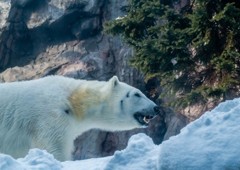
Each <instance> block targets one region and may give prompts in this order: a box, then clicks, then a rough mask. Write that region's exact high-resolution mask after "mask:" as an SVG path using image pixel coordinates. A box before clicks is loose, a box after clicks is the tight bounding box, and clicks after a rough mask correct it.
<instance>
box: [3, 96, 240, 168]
mask: <svg viewBox="0 0 240 170" xmlns="http://www.w3.org/2000/svg"><path fill="white" fill-rule="evenodd" d="M239 139H240V99H235V100H232V101H226V102H224V103H222V104H220V105H219V106H218V107H217V108H216V109H214V110H213V111H211V112H206V113H205V114H204V115H203V116H202V117H201V118H200V119H198V120H196V121H194V122H192V123H190V124H189V125H188V126H186V127H185V128H184V129H183V130H182V131H181V133H180V134H179V135H177V136H174V137H171V138H170V139H169V140H168V141H165V142H163V143H162V144H161V145H159V146H157V145H154V144H153V142H152V140H151V139H150V138H149V137H148V136H146V135H144V134H138V135H134V136H132V137H131V138H130V140H129V142H128V146H127V148H126V149H124V150H122V151H117V152H115V154H114V155H113V156H109V157H105V158H95V159H88V160H82V161H66V162H59V161H57V160H55V159H54V158H53V156H52V155H50V154H48V153H47V152H46V151H41V150H39V149H32V150H30V152H29V154H28V155H27V156H26V157H25V158H21V159H16V160H15V159H13V158H12V157H10V156H8V155H3V154H0V169H1V170H15V169H18V170H22V169H31V170H41V169H44V170H48V169H49V170H50V169H54V170H58V169H63V170H69V169H71V170H75V169H76V170H77V169H81V170H135V169H136V170H146V169H147V170H157V169H160V170H163V169H164V170H165V169H167V170H175V169H178V170H188V169H189V170H190V169H191V170H195V169H196V170H206V169H216V170H219V169H220V170H221V169H231V170H235V169H236V170H237V169H240V141H239Z"/></svg>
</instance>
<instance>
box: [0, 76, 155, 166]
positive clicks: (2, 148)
mask: <svg viewBox="0 0 240 170" xmlns="http://www.w3.org/2000/svg"><path fill="white" fill-rule="evenodd" d="M79 89H80V90H81V89H90V91H91V92H93V93H92V95H96V96H92V98H96V100H94V101H92V100H90V99H91V98H88V97H87V98H86V102H87V103H90V104H91V105H90V107H89V108H84V109H85V110H86V111H85V112H84V113H82V115H80V117H78V116H76V113H75V110H74V107H73V104H72V103H71V100H69V97H70V96H71V95H72V94H75V92H76V94H78V93H77V91H78V90H79ZM95 92H96V93H95ZM128 92H129V97H126V94H127V93H128ZM135 93H139V94H140V95H141V98H137V97H134V94H135ZM80 94H81V93H80ZM84 100H85V99H84ZM121 100H122V101H123V104H122V106H124V107H122V106H121V104H120V103H121ZM91 102H93V103H91ZM154 106H155V104H154V103H153V102H152V101H150V100H149V99H148V98H147V97H146V96H144V95H143V94H142V93H141V92H140V91H139V90H138V89H136V88H134V87H132V86H129V85H127V84H125V83H122V82H119V81H118V79H117V78H116V77H113V78H112V79H111V80H109V81H108V82H100V81H86V80H75V79H72V78H65V77H61V76H50V77H46V78H42V79H38V80H32V81H24V82H14V83H4V84H0V152H2V153H6V154H10V155H12V156H14V157H15V158H19V157H23V156H25V155H26V154H27V152H28V150H29V149H30V148H40V149H45V150H47V151H48V152H50V153H52V154H53V155H54V156H55V158H56V159H58V160H61V161H63V160H69V159H71V152H72V151H73V140H74V139H75V138H76V137H77V136H78V135H80V134H82V133H83V132H85V131H87V130H89V129H91V128H100V129H104V130H110V131H115V130H127V129H132V128H136V127H140V125H139V123H138V122H137V121H136V120H135V119H134V118H133V114H134V113H135V112H137V111H141V110H144V109H152V107H154ZM86 107H87V106H86ZM121 107H122V108H121ZM66 110H68V111H69V113H68V114H67V113H66Z"/></svg>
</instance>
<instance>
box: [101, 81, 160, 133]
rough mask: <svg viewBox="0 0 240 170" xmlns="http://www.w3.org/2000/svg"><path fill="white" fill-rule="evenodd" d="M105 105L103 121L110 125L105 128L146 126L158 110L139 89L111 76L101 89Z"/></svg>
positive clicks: (126, 128) (118, 128) (116, 128)
mask: <svg viewBox="0 0 240 170" xmlns="http://www.w3.org/2000/svg"><path fill="white" fill-rule="evenodd" d="M103 93H105V94H104V95H105V96H106V98H105V99H106V100H105V101H106V102H105V103H106V105H105V106H104V109H103V112H102V118H103V119H104V120H103V122H105V123H106V124H108V125H110V124H111V127H112V128H111V129H108V128H106V129H107V130H128V129H133V128H137V127H141V126H147V125H148V123H149V121H150V120H151V119H152V118H153V117H155V116H156V115H157V114H158V113H159V112H160V107H158V106H157V105H156V104H155V103H154V102H152V101H151V100H150V99H148V98H147V97H146V96H145V95H144V94H143V93H142V92H141V91H140V90H138V89H136V88H134V87H132V86H130V85H128V84H126V83H123V82H120V81H119V80H118V78H117V77H116V76H114V77H112V78H111V79H110V80H109V81H108V82H107V85H105V88H104V90H103Z"/></svg>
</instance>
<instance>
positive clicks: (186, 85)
mask: <svg viewBox="0 0 240 170" xmlns="http://www.w3.org/2000/svg"><path fill="white" fill-rule="evenodd" d="M228 2H229V1H226V0H195V1H194V4H193V8H192V9H191V10H188V11H187V12H184V11H182V13H179V12H177V11H175V10H174V9H171V8H170V7H169V6H168V5H170V4H169V1H164V0H130V2H129V6H128V8H127V12H128V15H127V16H125V17H123V18H119V19H116V20H113V21H109V22H107V23H105V26H104V32H105V33H110V34H112V35H122V36H123V38H124V40H125V42H126V43H128V44H129V45H131V46H132V47H133V48H134V50H135V55H134V57H133V58H131V60H130V63H131V64H132V65H134V66H135V67H137V68H138V69H140V70H141V71H143V72H144V73H145V74H146V77H147V78H148V77H153V76H158V77H159V78H160V79H161V86H162V87H163V89H164V92H165V93H164V95H166V96H174V95H175V94H176V92H178V93H179V94H180V96H181V97H180V98H177V99H176V100H175V101H173V102H172V103H171V104H173V105H175V106H176V105H177V106H178V107H186V106H188V105H192V104H194V103H198V102H206V101H207V99H208V98H210V97H211V98H212V97H221V96H222V95H224V93H225V92H226V91H227V90H228V89H229V88H233V87H234V86H235V85H236V84H240V83H239V78H238V77H239V73H240V72H239V71H240V70H239V66H240V63H239V62H240V61H239V57H240V54H239V50H240V49H239V48H240V43H239V38H240V9H239V2H238V1H237V0H236V3H235V1H234V0H231V3H228Z"/></svg>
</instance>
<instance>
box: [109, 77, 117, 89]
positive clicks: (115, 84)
mask: <svg viewBox="0 0 240 170" xmlns="http://www.w3.org/2000/svg"><path fill="white" fill-rule="evenodd" d="M108 82H109V83H110V85H111V87H112V88H114V87H116V86H117V85H118V84H119V80H118V78H117V76H113V77H112V78H111V79H110V80H109V81H108Z"/></svg>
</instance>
